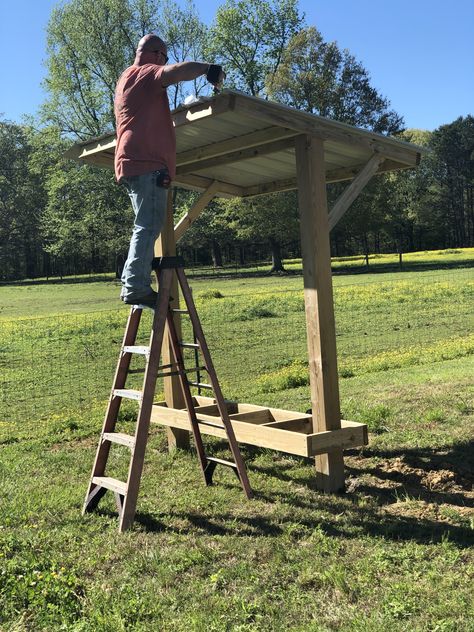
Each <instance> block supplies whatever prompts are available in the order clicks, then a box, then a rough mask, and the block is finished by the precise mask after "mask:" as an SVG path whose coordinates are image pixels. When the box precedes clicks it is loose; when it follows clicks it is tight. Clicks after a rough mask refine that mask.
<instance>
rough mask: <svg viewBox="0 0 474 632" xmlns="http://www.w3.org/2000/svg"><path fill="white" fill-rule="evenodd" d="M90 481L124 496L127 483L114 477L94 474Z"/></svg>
mask: <svg viewBox="0 0 474 632" xmlns="http://www.w3.org/2000/svg"><path fill="white" fill-rule="evenodd" d="M92 483H93V484H94V485H98V486H99V487H105V489H110V490H111V491H112V492H117V494H121V495H122V496H125V494H126V493H127V483H124V482H123V481H119V480H117V479H116V478H111V477H110V476H94V478H93V479H92Z"/></svg>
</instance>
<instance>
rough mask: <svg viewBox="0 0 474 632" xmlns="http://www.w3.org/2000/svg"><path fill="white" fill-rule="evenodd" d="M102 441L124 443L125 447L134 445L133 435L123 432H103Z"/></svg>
mask: <svg viewBox="0 0 474 632" xmlns="http://www.w3.org/2000/svg"><path fill="white" fill-rule="evenodd" d="M102 441H111V442H112V443H119V444H120V445H125V446H127V448H133V447H134V445H135V437H132V435H128V434H125V433H123V432H104V434H103V435H102Z"/></svg>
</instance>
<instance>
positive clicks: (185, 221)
mask: <svg viewBox="0 0 474 632" xmlns="http://www.w3.org/2000/svg"><path fill="white" fill-rule="evenodd" d="M218 190H219V182H217V181H214V182H212V183H211V184H210V185H209V186H208V187H207V189H206V190H205V191H204V193H203V194H202V195H201V197H200V198H199V199H198V200H196V202H195V203H194V204H193V206H192V207H191V208H190V209H189V211H188V212H187V213H186V215H184V217H182V218H181V219H180V220H179V222H178V223H177V224H176V226H175V227H174V238H175V241H178V240H179V239H181V237H182V236H183V235H184V233H185V232H186V231H187V229H188V228H189V227H190V226H191V224H192V223H193V222H194V221H196V219H197V218H198V217H199V215H200V214H201V213H202V211H203V210H204V209H205V208H206V206H207V205H208V204H209V202H210V201H211V200H212V198H213V197H214V196H215V195H216V193H217V191H218Z"/></svg>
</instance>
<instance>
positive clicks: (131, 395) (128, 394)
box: [114, 388, 143, 401]
mask: <svg viewBox="0 0 474 632" xmlns="http://www.w3.org/2000/svg"><path fill="white" fill-rule="evenodd" d="M142 396H143V393H142V391H136V390H133V389H131V388H115V389H114V397H124V398H125V399H136V400H137V401H140V400H141V398H142Z"/></svg>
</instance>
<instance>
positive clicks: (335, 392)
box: [295, 135, 344, 492]
mask: <svg viewBox="0 0 474 632" xmlns="http://www.w3.org/2000/svg"><path fill="white" fill-rule="evenodd" d="M295 151H296V172H297V180H298V206H299V213H300V228H301V250H302V256H303V276H304V299H305V311H306V329H307V339H308V357H309V375H310V388H311V404H312V411H313V432H323V431H327V430H337V429H339V428H340V427H341V411H340V404H339V382H338V375H337V351H336V327H335V321H334V305H333V292H332V278H331V252H330V243H329V221H328V209H327V199H326V170H325V165H324V141H323V140H322V139H321V138H317V137H314V136H309V135H302V136H298V137H297V138H296V141H295ZM316 485H317V487H318V489H320V490H322V491H325V492H337V491H342V490H343V489H344V459H343V455H342V449H336V450H332V451H331V452H329V453H327V454H321V455H320V456H317V457H316Z"/></svg>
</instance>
